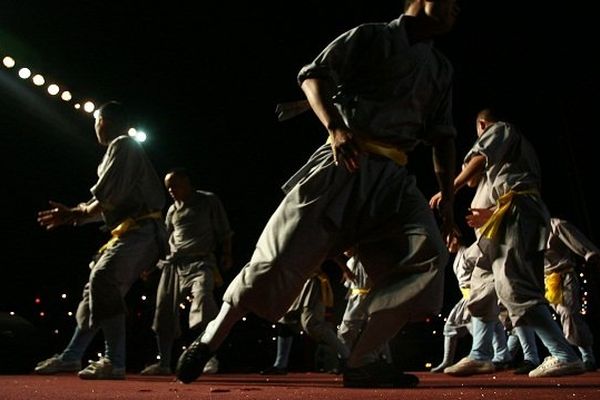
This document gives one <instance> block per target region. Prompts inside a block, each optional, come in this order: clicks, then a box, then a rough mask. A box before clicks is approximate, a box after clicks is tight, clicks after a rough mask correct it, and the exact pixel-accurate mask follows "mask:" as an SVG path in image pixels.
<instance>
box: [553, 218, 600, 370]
mask: <svg viewBox="0 0 600 400" xmlns="http://www.w3.org/2000/svg"><path fill="white" fill-rule="evenodd" d="M550 227H551V230H550V236H549V238H548V249H547V250H546V253H545V257H544V261H545V262H544V273H545V275H546V293H547V296H546V297H547V298H548V301H550V305H551V306H552V308H553V309H554V311H556V313H557V314H558V316H559V317H560V322H561V324H562V328H563V332H564V334H565V337H566V338H567V340H568V341H569V343H571V344H572V345H574V346H577V347H578V349H579V352H580V353H581V357H582V358H583V363H584V365H585V369H586V370H588V371H595V370H596V358H595V357H594V349H593V344H594V337H593V335H592V332H591V330H590V328H589V326H588V325H587V323H586V322H585V320H584V319H583V316H582V315H581V312H580V311H581V301H580V297H579V296H580V283H579V278H578V277H577V273H578V269H577V267H578V265H580V264H581V263H582V262H583V263H584V264H585V265H586V266H593V267H594V268H598V267H600V250H599V249H598V247H596V245H594V244H593V243H592V242H591V241H590V240H589V239H588V238H587V237H585V235H584V234H583V233H581V231H580V230H579V229H577V228H576V227H575V226H574V225H573V224H571V223H569V222H567V221H565V220H562V219H559V218H552V219H551V220H550ZM552 283H554V285H552ZM552 286H554V287H552ZM550 293H551V295H549V294H550Z"/></svg>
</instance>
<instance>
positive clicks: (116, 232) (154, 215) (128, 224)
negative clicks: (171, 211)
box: [98, 211, 162, 253]
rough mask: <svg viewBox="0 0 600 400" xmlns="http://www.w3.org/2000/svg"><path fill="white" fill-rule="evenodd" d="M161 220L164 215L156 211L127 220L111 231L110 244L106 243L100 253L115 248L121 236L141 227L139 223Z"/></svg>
mask: <svg viewBox="0 0 600 400" xmlns="http://www.w3.org/2000/svg"><path fill="white" fill-rule="evenodd" d="M161 218H162V213H161V212H160V211H154V212H151V213H148V214H145V215H142V216H141V217H138V218H132V217H129V218H127V219H126V220H124V221H123V222H121V223H120V224H119V225H117V226H116V228H114V229H113V230H112V231H110V234H111V235H112V237H111V238H110V239H109V240H108V242H106V243H105V244H104V245H103V246H102V247H100V250H98V253H102V252H104V251H105V250H106V249H110V248H111V247H112V246H114V244H115V243H116V242H117V240H119V238H120V237H121V236H123V235H124V234H125V233H126V232H129V231H132V230H134V229H138V228H139V227H140V226H139V225H138V223H137V222H138V221H141V220H143V219H161Z"/></svg>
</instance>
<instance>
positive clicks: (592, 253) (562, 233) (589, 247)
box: [544, 218, 600, 274]
mask: <svg viewBox="0 0 600 400" xmlns="http://www.w3.org/2000/svg"><path fill="white" fill-rule="evenodd" d="M550 227H551V231H550V236H549V237H548V249H547V250H546V253H545V254H544V272H545V273H546V274H549V273H551V272H563V271H567V272H568V271H572V270H574V269H575V268H576V267H577V266H578V265H579V264H580V263H581V262H584V263H588V262H591V263H592V264H593V263H598V262H600V250H599V249H598V247H597V246H596V245H595V244H594V243H592V242H591V241H590V240H589V239H588V238H587V237H586V236H585V235H584V234H583V233H581V231H580V230H579V229H577V228H576V227H575V226H574V225H573V224H571V223H569V222H568V221H565V220H561V219H558V218H552V219H551V220H550ZM597 266H598V265H595V267H597Z"/></svg>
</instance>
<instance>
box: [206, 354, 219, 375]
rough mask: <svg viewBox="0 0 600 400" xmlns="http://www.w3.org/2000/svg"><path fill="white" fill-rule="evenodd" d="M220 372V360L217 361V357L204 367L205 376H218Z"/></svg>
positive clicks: (213, 357)
mask: <svg viewBox="0 0 600 400" xmlns="http://www.w3.org/2000/svg"><path fill="white" fill-rule="evenodd" d="M217 372H219V360H217V357H216V356H212V358H211V359H210V360H208V362H207V363H206V365H205V366H204V369H203V370H202V373H204V374H216V373H217Z"/></svg>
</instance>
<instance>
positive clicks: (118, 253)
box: [77, 220, 164, 330]
mask: <svg viewBox="0 0 600 400" xmlns="http://www.w3.org/2000/svg"><path fill="white" fill-rule="evenodd" d="M160 231H164V226H163V225H162V222H160V221H157V220H146V221H144V222H142V223H141V226H140V228H139V229H135V230H132V231H130V232H127V233H126V234H124V235H123V236H121V237H120V238H119V240H118V241H117V242H116V243H115V244H114V245H113V246H112V247H110V248H108V249H106V250H105V251H104V252H103V253H102V254H101V255H100V257H99V258H98V260H97V261H95V262H92V263H91V264H90V267H91V272H90V277H89V280H88V283H87V284H86V285H85V288H84V290H83V298H82V300H81V302H80V303H79V307H78V308H77V324H78V326H79V328H80V329H82V330H84V329H89V328H90V327H96V326H98V323H99V321H102V320H103V319H106V318H109V317H113V316H115V315H117V314H122V313H125V312H126V307H125V294H126V293H127V291H128V290H129V288H130V287H131V285H133V283H134V282H135V281H136V280H137V279H138V278H139V276H140V274H141V273H142V271H144V270H147V269H149V268H150V267H151V266H152V265H154V264H155V263H156V261H157V260H158V257H159V246H158V244H157V235H159V233H157V232H160Z"/></svg>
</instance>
